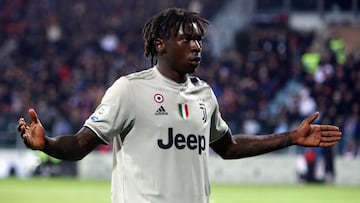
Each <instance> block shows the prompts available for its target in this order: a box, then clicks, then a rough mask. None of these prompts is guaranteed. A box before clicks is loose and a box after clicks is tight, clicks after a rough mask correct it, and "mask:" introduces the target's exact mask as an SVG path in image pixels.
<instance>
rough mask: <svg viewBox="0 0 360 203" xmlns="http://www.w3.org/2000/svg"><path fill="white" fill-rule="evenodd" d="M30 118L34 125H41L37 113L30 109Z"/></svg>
mask: <svg viewBox="0 0 360 203" xmlns="http://www.w3.org/2000/svg"><path fill="white" fill-rule="evenodd" d="M29 117H30V118H31V121H32V122H33V123H39V118H38V116H37V113H36V111H35V110H34V109H32V108H31V109H29Z"/></svg>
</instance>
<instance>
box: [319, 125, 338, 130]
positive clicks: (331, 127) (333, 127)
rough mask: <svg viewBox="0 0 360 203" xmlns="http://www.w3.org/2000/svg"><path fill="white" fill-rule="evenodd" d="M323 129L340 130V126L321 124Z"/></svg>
mask: <svg viewBox="0 0 360 203" xmlns="http://www.w3.org/2000/svg"><path fill="white" fill-rule="evenodd" d="M320 129H321V130H322V131H339V127H337V126H334V125H320Z"/></svg>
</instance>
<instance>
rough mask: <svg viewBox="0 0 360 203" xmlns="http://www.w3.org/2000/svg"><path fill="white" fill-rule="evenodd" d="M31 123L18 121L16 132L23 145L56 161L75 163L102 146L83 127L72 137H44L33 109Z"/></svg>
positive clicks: (23, 120)
mask: <svg viewBox="0 0 360 203" xmlns="http://www.w3.org/2000/svg"><path fill="white" fill-rule="evenodd" d="M29 117H30V118H31V123H26V121H25V119H24V118H20V119H19V125H18V131H19V132H20V135H21V137H22V138H23V140H24V143H25V145H26V146H27V147H28V148H30V149H34V150H41V151H43V152H45V153H46V154H48V155H50V156H53V157H55V158H58V159H63V160H70V161H76V160H80V159H82V158H84V157H85V156H86V155H87V154H88V153H90V152H91V151H92V150H94V149H95V148H96V147H97V146H99V145H100V144H102V141H101V139H100V138H99V137H98V136H96V134H95V133H94V132H93V131H91V130H90V129H88V128H86V127H83V128H81V129H80V131H79V132H77V133H76V134H75V135H74V136H58V137H54V138H50V137H46V136H45V130H44V127H43V126H42V124H41V122H40V120H39V118H38V116H37V114H36V112H35V110H34V109H29Z"/></svg>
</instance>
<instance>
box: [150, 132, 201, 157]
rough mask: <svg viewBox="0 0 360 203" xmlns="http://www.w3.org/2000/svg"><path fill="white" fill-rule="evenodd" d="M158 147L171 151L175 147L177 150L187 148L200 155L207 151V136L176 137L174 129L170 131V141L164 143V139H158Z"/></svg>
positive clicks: (178, 135)
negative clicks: (196, 151)
mask: <svg viewBox="0 0 360 203" xmlns="http://www.w3.org/2000/svg"><path fill="white" fill-rule="evenodd" d="M157 143H158V146H159V147H160V148H162V149H169V148H171V147H172V146H173V145H174V146H175V147H176V148H177V149H184V148H185V147H187V148H189V149H191V150H196V149H197V150H198V153H199V154H201V153H202V152H203V151H205V136H204V135H197V136H196V135H194V134H189V135H188V136H187V137H185V136H184V135H183V134H180V133H179V134H176V135H175V136H174V134H173V129H172V128H169V130H168V139H167V141H164V140H162V139H158V142H157Z"/></svg>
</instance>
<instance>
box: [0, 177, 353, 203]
mask: <svg viewBox="0 0 360 203" xmlns="http://www.w3.org/2000/svg"><path fill="white" fill-rule="evenodd" d="M359 191H360V186H337V185H226V184H222V185H219V184H214V185H213V187H212V193H211V198H210V203H289V202H291V203H323V202H326V203H339V202H341V203H359V202H360V193H359ZM0 202H1V203H23V202H26V203H48V202H51V203H64V202H68V203H71V202H74V203H75V202H86V203H110V181H98V180H79V179H67V178H31V179H14V178H10V179H0Z"/></svg>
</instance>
